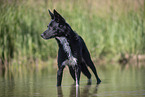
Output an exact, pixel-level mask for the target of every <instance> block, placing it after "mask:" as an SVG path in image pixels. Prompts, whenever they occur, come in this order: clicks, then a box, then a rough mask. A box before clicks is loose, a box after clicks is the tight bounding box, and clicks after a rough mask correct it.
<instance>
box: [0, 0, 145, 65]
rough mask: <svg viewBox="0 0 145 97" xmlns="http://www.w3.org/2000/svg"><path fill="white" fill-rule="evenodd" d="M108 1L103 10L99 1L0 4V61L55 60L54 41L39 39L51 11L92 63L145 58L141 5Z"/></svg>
mask: <svg viewBox="0 0 145 97" xmlns="http://www.w3.org/2000/svg"><path fill="white" fill-rule="evenodd" d="M109 1H110V2H112V3H109V2H108V1H101V3H100V5H101V4H102V5H104V6H100V5H99V0H92V1H91V2H90V1H89V0H85V1H83V0H76V1H75V0H74V1H70V0H61V1H59V0H55V1H51V0H48V1H47V0H44V1H39V0H38V1H33V0H28V1H27V2H26V1H19V0H18V1H17V0H14V1H13V2H10V1H9V0H7V1H0V2H1V4H0V12H1V14H0V59H1V60H6V61H9V60H10V59H14V60H25V61H26V62H27V61H28V60H38V59H40V60H43V61H45V60H48V59H49V58H56V56H57V53H56V52H57V49H58V46H57V43H56V42H55V40H54V39H53V40H49V41H48V40H43V39H42V38H41V37H40V35H41V33H42V32H43V31H44V30H45V29H46V28H47V25H48V23H49V21H50V16H49V14H48V12H47V10H48V9H51V10H53V9H54V8H55V9H56V10H58V12H60V13H61V14H62V16H63V17H64V18H65V19H66V21H67V22H68V23H69V24H70V25H71V27H72V28H73V29H74V30H75V31H76V32H77V33H78V34H79V35H81V36H82V37H83V38H84V40H85V42H86V44H87V46H88V49H89V51H90V52H91V55H92V57H93V58H94V59H97V58H101V57H107V58H108V56H110V57H111V58H114V56H117V55H119V54H122V53H123V54H126V53H127V54H144V53H145V52H144V50H145V31H144V27H145V24H144V19H145V14H144V13H145V11H144V9H145V7H144V1H143V0H139V1H138V0H135V1H134V2H135V3H134V2H133V3H132V2H131V0H128V1H129V2H125V3H124V2H122V1H121V0H118V1H115V0H109ZM137 1H138V2H137ZM119 5H122V7H121V6H119ZM134 5H136V6H135V7H134ZM135 8H136V9H135Z"/></svg>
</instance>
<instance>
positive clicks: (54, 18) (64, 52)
mask: <svg viewBox="0 0 145 97" xmlns="http://www.w3.org/2000/svg"><path fill="white" fill-rule="evenodd" d="M49 14H50V16H51V21H50V23H49V25H48V29H47V30H46V31H44V32H43V33H42V34H41V37H42V38H44V39H51V38H55V39H56V40H57V43H58V45H59V50H58V71H57V86H61V82H62V75H63V69H64V68H65V66H66V65H68V66H69V71H70V74H71V76H72V78H73V79H74V80H75V81H76V85H79V80H80V73H81V71H82V73H83V74H84V75H85V76H87V78H88V79H89V80H88V84H91V74H90V72H89V70H88V68H87V66H89V67H90V68H91V70H92V71H93V73H94V74H95V77H96V80H97V84H99V83H100V82H101V80H100V78H99V77H98V75H97V71H96V69H95V66H94V64H93V62H92V60H91V57H90V54H89V51H88V49H87V47H86V45H85V43H84V41H83V39H82V38H81V37H80V36H79V35H78V34H77V33H75V32H74V31H73V30H72V29H71V27H70V26H69V24H67V23H66V21H65V19H64V18H63V17H62V16H61V15H60V14H59V13H58V12H57V11H56V10H54V13H51V11H50V10H49Z"/></svg>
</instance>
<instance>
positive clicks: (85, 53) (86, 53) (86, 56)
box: [83, 48, 101, 84]
mask: <svg viewBox="0 0 145 97" xmlns="http://www.w3.org/2000/svg"><path fill="white" fill-rule="evenodd" d="M83 58H84V60H85V62H86V64H87V65H88V66H89V67H90V68H91V70H92V71H93V73H94V74H95V77H96V79H97V84H99V83H100V82H101V80H100V78H99V77H98V74H97V71H96V68H95V66H94V64H93V62H92V60H91V57H90V54H89V51H88V50H87V48H85V50H84V51H83Z"/></svg>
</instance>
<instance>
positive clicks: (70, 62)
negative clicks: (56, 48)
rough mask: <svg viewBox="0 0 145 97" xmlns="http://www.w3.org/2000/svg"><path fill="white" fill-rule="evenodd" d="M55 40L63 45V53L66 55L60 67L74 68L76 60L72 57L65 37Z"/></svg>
mask: <svg viewBox="0 0 145 97" xmlns="http://www.w3.org/2000/svg"><path fill="white" fill-rule="evenodd" d="M57 39H58V40H59V41H60V43H61V44H62V45H63V49H64V51H65V52H66V53H67V56H68V59H67V60H65V61H64V62H63V63H62V65H69V66H75V65H77V59H76V58H75V57H73V55H72V52H71V48H70V45H69V43H68V41H67V39H66V38H65V37H57Z"/></svg>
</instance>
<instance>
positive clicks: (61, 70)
mask: <svg viewBox="0 0 145 97" xmlns="http://www.w3.org/2000/svg"><path fill="white" fill-rule="evenodd" d="M64 68H65V66H64V65H62V66H60V68H59V70H58V71H57V86H61V82H62V75H63V69H64Z"/></svg>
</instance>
